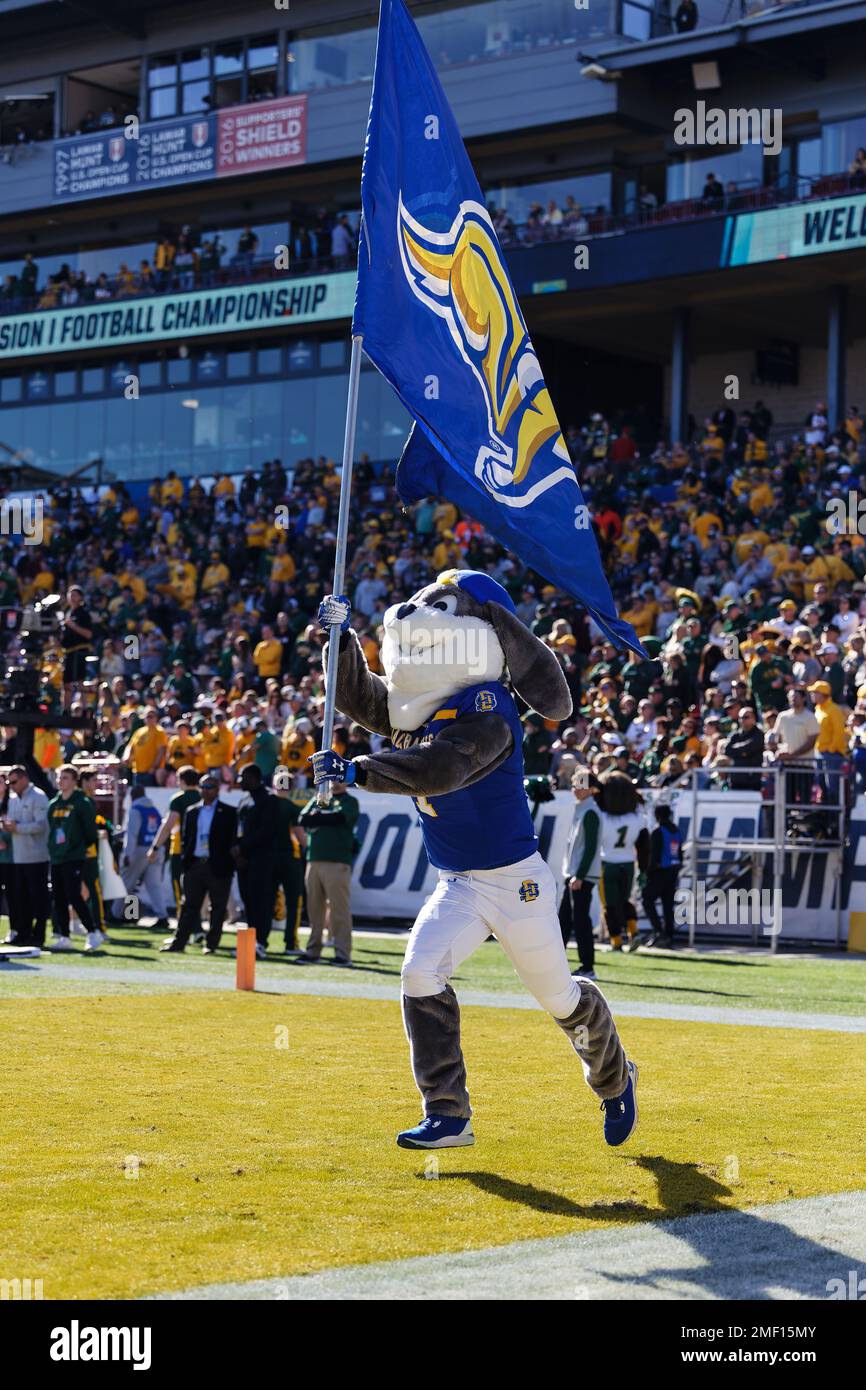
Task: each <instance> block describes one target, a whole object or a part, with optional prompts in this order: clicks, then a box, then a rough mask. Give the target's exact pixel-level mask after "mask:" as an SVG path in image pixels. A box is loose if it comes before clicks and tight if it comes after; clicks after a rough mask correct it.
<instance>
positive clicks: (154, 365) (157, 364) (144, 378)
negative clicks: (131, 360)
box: [138, 357, 162, 388]
mask: <svg viewBox="0 0 866 1390" xmlns="http://www.w3.org/2000/svg"><path fill="white" fill-rule="evenodd" d="M138 381H139V385H140V386H141V387H143V388H144V387H154V386H161V385H162V362H161V361H160V359H159V358H158V357H152V358H150V359H149V360H147V361H144V362H139V364H138Z"/></svg>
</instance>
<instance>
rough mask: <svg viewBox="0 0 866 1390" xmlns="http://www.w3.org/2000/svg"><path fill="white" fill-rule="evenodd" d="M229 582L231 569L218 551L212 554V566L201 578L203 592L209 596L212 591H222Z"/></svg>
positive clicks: (213, 551)
mask: <svg viewBox="0 0 866 1390" xmlns="http://www.w3.org/2000/svg"><path fill="white" fill-rule="evenodd" d="M228 581H229V567H228V565H226V564H224V563H223V561H222V558H221V556H220V552H219V551H218V550H212V551H211V553H210V564H209V565H208V567H207V569H206V570H205V572H204V574H203V575H202V577H201V591H202V593H203V594H209V593H210V592H211V590H212V589H221V588H222V587H223V585H224V584H227V583H228Z"/></svg>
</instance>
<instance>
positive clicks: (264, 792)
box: [232, 763, 279, 960]
mask: <svg viewBox="0 0 866 1390" xmlns="http://www.w3.org/2000/svg"><path fill="white" fill-rule="evenodd" d="M241 788H242V790H243V791H245V792H246V793H247V794H248V796H249V798H250V799H249V801H248V802H246V803H245V804H244V805H243V806H241V808H240V817H239V827H240V837H239V839H238V843H237V845H236V846H235V848H234V850H233V851H232V855H233V858H234V861H235V863H236V865H237V871H238V886H239V888H240V890H241V897H242V898H243V902H244V912H245V914H246V919H247V926H248V927H254V928H255V933H256V955H257V956H258V957H259V959H260V960H261V959H262V958H263V956H264V954H265V952H266V950H267V946H268V933H269V932H270V930H271V921H272V918H273V906H274V883H273V881H274V872H275V858H276V849H277V831H278V826H279V822H278V816H277V810H276V808H275V806H274V798H273V797H272V795H271V793H270V792H269V791H268V789H267V787H266V786H265V784H264V780H263V778H262V772H261V768H259V767H257V766H256V764H255V763H249V764H248V765H247V766H246V767H245V768H244V770H243V772H242V773H241Z"/></svg>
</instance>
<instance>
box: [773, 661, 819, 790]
mask: <svg viewBox="0 0 866 1390" xmlns="http://www.w3.org/2000/svg"><path fill="white" fill-rule="evenodd" d="M773 737H774V739H775V742H776V757H777V758H778V760H779V762H781V763H808V764H810V765H812V764H814V761H815V740H816V739H817V737H818V721H817V719H816V718H815V715H814V714H813V713H812V710H811V709H810V708H809V705H808V702H807V700H806V692H805V691H804V690H803V689H802V687H800V686H793V687H792V688H791V689H790V690H789V691H788V708H787V709H785V710H782V712H781V713H780V714H779V715H778V716H777V718H776V722H775V724H774V725H773ZM814 780H815V774H814V772H813V771H812V770H811V766H810V767H809V768H807V769H803V768H798V769H796V770H795V769H794V768H791V769H790V770H789V771H787V772H786V776H785V801H786V802H787V803H788V804H793V803H799V804H800V805H801V806H808V805H809V804H810V803H811V800H812V785H813V782H814Z"/></svg>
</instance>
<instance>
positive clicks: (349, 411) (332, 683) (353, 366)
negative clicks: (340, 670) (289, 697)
mask: <svg viewBox="0 0 866 1390" xmlns="http://www.w3.org/2000/svg"><path fill="white" fill-rule="evenodd" d="M363 343H364V339H363V338H362V337H361V336H360V335H359V336H357V337H354V338H353V339H352V358H351V361H350V363H349V397H348V400H347V402H346V433H345V436H344V438H343V472H342V476H341V478H340V512H339V515H338V517H337V551H336V554H335V556H334V586H333V589H332V592H333V593H335V594H341V593H342V592H343V588H344V585H345V583H346V548H347V544H348V539H349V494H350V493H351V490H352V468H353V465H354V462H355V433H356V429H357V423H358V391H359V387H360V384H361V349H362V346H363ZM328 640H329V642H330V646H329V648H328V652H329V660H328V670H327V673H326V675H325V712H324V715H323V718H322V748H323V750H327V749H329V748H330V746H331V741H332V739H333V737H334V713H335V710H336V704H337V666H338V663H339V660H340V624H339V623H335V624H334V626H333V627H332V628H330V629H329V634H328ZM330 800H331V783H330V782H322V784H321V786H320V787H319V790H318V793H317V796H316V801H317V804H318V805H319V806H327V805H328V804H329V802H330Z"/></svg>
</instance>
